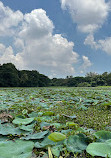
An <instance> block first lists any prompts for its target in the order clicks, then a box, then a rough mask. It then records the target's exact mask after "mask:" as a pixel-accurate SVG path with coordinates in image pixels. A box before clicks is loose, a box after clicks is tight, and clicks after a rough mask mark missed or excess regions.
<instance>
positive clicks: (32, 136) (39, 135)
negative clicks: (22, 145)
mask: <svg viewBox="0 0 111 158" xmlns="http://www.w3.org/2000/svg"><path fill="white" fill-rule="evenodd" d="M46 134H48V131H44V132H39V133H34V134H30V135H28V136H27V137H22V139H25V140H29V139H32V140H33V139H42V138H44V137H45V135H46Z"/></svg>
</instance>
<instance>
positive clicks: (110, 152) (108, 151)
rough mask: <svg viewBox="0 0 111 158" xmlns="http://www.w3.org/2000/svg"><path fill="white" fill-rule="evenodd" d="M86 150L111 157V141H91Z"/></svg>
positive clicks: (92, 153) (94, 154) (96, 154)
mask: <svg viewBox="0 0 111 158" xmlns="http://www.w3.org/2000/svg"><path fill="white" fill-rule="evenodd" d="M86 151H87V152H88V153H89V154H90V155H92V156H101V157H107V156H108V157H109V158H111V141H110V142H105V143H91V144H89V145H88V147H87V149H86Z"/></svg>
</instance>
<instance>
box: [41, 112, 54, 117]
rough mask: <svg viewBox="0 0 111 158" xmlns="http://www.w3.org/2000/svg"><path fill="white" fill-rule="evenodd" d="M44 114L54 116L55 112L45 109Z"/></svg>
mask: <svg viewBox="0 0 111 158" xmlns="http://www.w3.org/2000/svg"><path fill="white" fill-rule="evenodd" d="M42 115H43V116H53V115H54V112H52V111H45V112H44V113H43V114H42Z"/></svg>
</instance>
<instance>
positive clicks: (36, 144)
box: [35, 137, 56, 148]
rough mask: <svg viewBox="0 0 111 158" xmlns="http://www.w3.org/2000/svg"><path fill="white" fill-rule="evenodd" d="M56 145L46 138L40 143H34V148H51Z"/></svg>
mask: <svg viewBox="0 0 111 158" xmlns="http://www.w3.org/2000/svg"><path fill="white" fill-rule="evenodd" d="M55 144H56V143H55V142H53V141H52V140H50V139H48V137H46V138H44V140H43V141H42V142H41V143H40V142H36V143H35V147H36V148H44V147H46V146H49V145H50V146H53V145H55Z"/></svg>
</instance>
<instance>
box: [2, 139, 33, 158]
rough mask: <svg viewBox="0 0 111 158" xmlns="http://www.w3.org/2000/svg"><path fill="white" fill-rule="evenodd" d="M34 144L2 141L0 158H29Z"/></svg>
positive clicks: (21, 141) (20, 141)
mask: <svg viewBox="0 0 111 158" xmlns="http://www.w3.org/2000/svg"><path fill="white" fill-rule="evenodd" d="M33 147H34V143H33V142H31V141H23V140H16V141H14V142H13V141H7V142H6V141H5V142H4V141H2V142H0V157H1V158H11V157H13V158H31V156H32V149H33Z"/></svg>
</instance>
